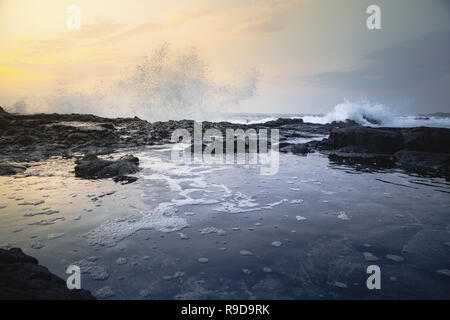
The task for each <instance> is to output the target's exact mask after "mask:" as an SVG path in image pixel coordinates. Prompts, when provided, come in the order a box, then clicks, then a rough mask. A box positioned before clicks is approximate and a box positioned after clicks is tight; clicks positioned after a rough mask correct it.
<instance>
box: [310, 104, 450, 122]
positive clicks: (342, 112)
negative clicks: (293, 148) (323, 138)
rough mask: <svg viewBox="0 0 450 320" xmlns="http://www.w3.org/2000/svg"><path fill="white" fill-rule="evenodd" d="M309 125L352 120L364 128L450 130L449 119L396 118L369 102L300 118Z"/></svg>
mask: <svg viewBox="0 0 450 320" xmlns="http://www.w3.org/2000/svg"><path fill="white" fill-rule="evenodd" d="M301 118H302V119H303V121H304V122H309V123H320V124H325V123H332V122H333V121H346V120H353V121H355V122H357V123H359V124H361V125H364V126H375V127H418V126H428V127H444V128H450V118H449V117H442V116H441V117H437V116H433V115H428V116H398V115H394V114H393V113H392V112H391V111H390V109H389V108H388V107H387V106H385V105H383V104H372V103H370V102H358V103H355V102H349V101H345V102H344V103H341V104H338V105H336V106H335V107H334V109H333V111H331V112H330V113H327V114H325V115H310V116H303V117H301Z"/></svg>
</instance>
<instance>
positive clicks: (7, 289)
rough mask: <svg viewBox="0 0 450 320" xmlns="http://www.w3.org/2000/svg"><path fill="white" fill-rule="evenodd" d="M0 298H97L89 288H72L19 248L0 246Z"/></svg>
mask: <svg viewBox="0 0 450 320" xmlns="http://www.w3.org/2000/svg"><path fill="white" fill-rule="evenodd" d="M0 299H1V300H6V299H18V300H19V299H20V300H23V299H27V300H30V299H39V300H94V299H95V298H94V297H93V296H92V295H91V293H90V292H89V291H87V290H83V289H81V290H76V289H74V290H69V289H67V286H66V282H65V281H64V280H63V279H61V278H59V277H57V276H55V275H54V274H52V273H51V272H50V271H48V269H47V268H45V267H43V266H41V265H39V264H38V261H37V260H36V259H35V258H33V257H31V256H28V255H26V254H24V253H23V252H22V250H21V249H19V248H12V249H9V250H4V249H0Z"/></svg>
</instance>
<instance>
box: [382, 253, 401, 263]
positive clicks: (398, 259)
mask: <svg viewBox="0 0 450 320" xmlns="http://www.w3.org/2000/svg"><path fill="white" fill-rule="evenodd" d="M386 258H388V259H389V260H392V261H395V262H403V261H405V258H403V257H402V256H397V255H395V254H387V255H386Z"/></svg>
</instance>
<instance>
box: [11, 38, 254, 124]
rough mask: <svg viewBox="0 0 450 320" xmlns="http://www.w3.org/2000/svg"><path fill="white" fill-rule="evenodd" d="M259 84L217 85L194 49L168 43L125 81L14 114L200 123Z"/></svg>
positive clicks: (63, 93)
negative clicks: (176, 47)
mask: <svg viewBox="0 0 450 320" xmlns="http://www.w3.org/2000/svg"><path fill="white" fill-rule="evenodd" d="M258 80H259V72H258V71H256V70H250V71H247V72H246V73H245V74H243V75H242V76H241V77H240V79H238V80H237V81H236V82H235V84H233V85H221V84H217V83H215V82H214V81H212V80H211V79H210V73H209V69H208V66H207V64H206V63H205V62H204V61H203V60H202V59H201V58H200V56H199V55H198V53H197V51H196V50H195V48H193V49H190V50H188V51H187V52H181V53H180V52H174V51H173V50H170V48H169V45H168V44H165V45H163V46H161V47H160V48H158V49H156V50H155V51H154V52H153V53H152V54H151V55H150V56H147V57H145V58H143V59H142V61H140V63H138V64H137V65H136V67H135V68H134V70H133V71H131V72H130V73H129V74H127V75H125V76H124V77H123V78H122V79H120V80H117V81H115V82H113V83H112V84H110V85H108V86H105V87H104V88H99V89H97V90H96V91H95V92H94V93H83V92H68V91H67V90H59V92H57V93H56V94H54V95H52V96H49V97H45V98H44V99H43V100H42V101H40V102H39V103H36V101H35V100H33V101H30V99H28V100H26V101H20V102H18V103H16V104H15V105H13V106H12V107H11V108H9V110H10V111H12V112H19V113H26V112H30V111H31V110H32V111H33V112H57V113H92V114H96V115H99V116H106V117H133V116H138V117H140V118H143V119H146V120H149V121H155V120H169V119H170V120H178V119H183V118H189V119H200V120H201V119H205V117H207V116H208V115H213V114H216V113H218V112H221V111H223V109H224V108H225V107H226V106H227V105H230V104H238V103H240V102H241V101H243V100H245V99H248V98H250V97H252V96H254V95H255V93H256V88H257V83H258Z"/></svg>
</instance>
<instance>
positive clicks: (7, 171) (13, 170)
mask: <svg viewBox="0 0 450 320" xmlns="http://www.w3.org/2000/svg"><path fill="white" fill-rule="evenodd" d="M26 169H27V168H26V167H25V166H22V165H18V164H11V163H0V176H11V175H14V174H17V173H23V172H25V170H26Z"/></svg>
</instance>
